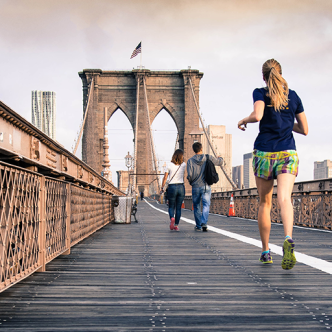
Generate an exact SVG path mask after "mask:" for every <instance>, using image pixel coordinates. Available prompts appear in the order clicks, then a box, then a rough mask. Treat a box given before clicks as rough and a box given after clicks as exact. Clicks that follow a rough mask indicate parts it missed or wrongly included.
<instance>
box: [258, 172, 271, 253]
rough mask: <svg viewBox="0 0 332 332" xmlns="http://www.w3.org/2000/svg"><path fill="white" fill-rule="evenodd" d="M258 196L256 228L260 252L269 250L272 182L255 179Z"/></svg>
mask: <svg viewBox="0 0 332 332" xmlns="http://www.w3.org/2000/svg"><path fill="white" fill-rule="evenodd" d="M255 179H256V185H257V190H258V194H259V200H260V201H259V210H258V228H259V234H260V236H261V240H262V251H267V250H269V239H270V231H271V216H270V213H271V205H272V194H273V180H264V179H262V178H259V177H257V176H256V177H255Z"/></svg>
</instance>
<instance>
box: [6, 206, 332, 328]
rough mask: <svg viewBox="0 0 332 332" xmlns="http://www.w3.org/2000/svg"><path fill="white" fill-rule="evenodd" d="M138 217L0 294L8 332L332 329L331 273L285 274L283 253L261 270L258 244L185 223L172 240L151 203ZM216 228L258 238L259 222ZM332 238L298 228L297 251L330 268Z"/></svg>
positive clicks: (218, 221) (307, 269)
mask: <svg viewBox="0 0 332 332" xmlns="http://www.w3.org/2000/svg"><path fill="white" fill-rule="evenodd" d="M149 203H150V204H153V205H154V206H155V207H157V208H158V209H160V210H164V211H165V210H166V207H165V206H161V205H157V204H156V203H153V202H152V201H149ZM137 215H138V219H139V223H138V224H136V223H132V224H130V225H108V226H106V227H104V228H103V229H102V230H100V231H98V232H97V233H95V234H94V235H92V236H91V237H90V238H88V239H86V240H84V241H83V242H81V243H79V244H78V245H76V246H75V247H73V248H72V253H71V255H69V256H61V257H59V258H57V259H55V260H54V261H53V262H51V263H49V264H48V265H47V272H44V273H35V274H34V275H32V276H30V277H29V278H27V279H25V280H24V281H23V282H21V283H19V284H17V285H15V286H13V287H11V288H10V289H8V290H7V291H5V292H3V293H2V294H0V329H1V331H212V330H215V331H240V330H245V331H283V330H287V331H314V330H315V331H320V330H322V331H323V330H326V329H329V328H330V326H331V325H332V286H331V284H332V282H331V281H332V278H331V274H330V273H328V272H322V271H320V270H319V269H317V268H314V267H311V266H309V265H307V264H304V263H298V264H296V266H295V267H294V269H293V270H291V271H284V270H282V269H281V266H280V263H281V256H279V255H277V254H273V260H274V264H273V265H270V266H266V265H262V264H261V263H260V262H259V261H258V258H259V254H260V249H259V248H257V247H256V246H254V245H253V244H250V243H245V242H242V241H240V240H236V239H233V238H230V237H229V236H225V235H223V234H219V233H217V232H215V231H212V230H210V231H209V232H207V233H198V232H194V229H193V228H194V227H193V225H192V224H190V223H187V222H184V221H181V224H180V228H181V231H180V232H177V233H176V232H170V231H169V230H168V217H167V215H166V214H164V213H162V212H160V211H158V210H156V209H153V208H152V207H151V206H150V205H148V204H147V203H145V202H139V205H138V214H137ZM183 217H185V218H188V219H191V220H193V213H192V212H191V211H186V210H185V211H183ZM209 225H210V226H213V227H215V228H216V230H218V229H221V230H226V231H229V232H233V233H237V234H240V235H243V236H245V237H249V238H252V239H256V240H258V239H259V235H258V230H257V222H256V221H252V220H243V219H238V218H227V217H222V216H215V215H210V219H209ZM331 238H332V234H331V232H322V231H317V230H312V229H303V228H295V230H294V239H295V241H296V249H297V251H298V252H300V253H303V254H307V255H310V256H314V257H318V258H321V259H323V260H324V261H322V262H320V263H321V264H322V266H324V267H327V268H328V267H329V266H330V265H331V262H332V251H331ZM243 239H244V238H242V240H243ZM282 240H283V230H282V226H281V225H273V226H272V236H271V243H274V244H277V245H281V243H282ZM244 241H246V240H245V239H244ZM250 241H251V240H250ZM250 241H249V242H250ZM276 250H278V248H276ZM302 258H303V259H304V261H305V260H306V259H307V257H306V256H303V257H302ZM307 260H308V262H309V263H310V261H309V258H308V259H307ZM318 263H319V261H318ZM330 324H331V325H330Z"/></svg>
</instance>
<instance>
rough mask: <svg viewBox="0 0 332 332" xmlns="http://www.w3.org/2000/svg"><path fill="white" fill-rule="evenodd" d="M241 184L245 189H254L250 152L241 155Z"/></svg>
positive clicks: (254, 182)
mask: <svg viewBox="0 0 332 332" xmlns="http://www.w3.org/2000/svg"><path fill="white" fill-rule="evenodd" d="M243 184H244V187H245V188H246V189H248V188H256V181H255V175H254V170H253V169H252V152H250V153H246V154H244V155H243Z"/></svg>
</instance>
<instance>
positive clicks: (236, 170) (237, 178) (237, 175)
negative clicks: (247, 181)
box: [232, 165, 244, 189]
mask: <svg viewBox="0 0 332 332" xmlns="http://www.w3.org/2000/svg"><path fill="white" fill-rule="evenodd" d="M232 169H233V171H232V180H233V182H234V183H236V185H237V187H238V189H243V186H244V185H243V165H240V166H234V167H233V168H232Z"/></svg>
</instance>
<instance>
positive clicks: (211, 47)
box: [0, 0, 332, 182]
mask: <svg viewBox="0 0 332 332" xmlns="http://www.w3.org/2000/svg"><path fill="white" fill-rule="evenodd" d="M140 41H142V50H143V53H142V60H143V61H142V63H143V66H145V68H146V69H150V70H181V69H187V68H188V66H191V68H192V69H198V70H199V71H201V72H202V73H204V76H203V78H202V80H201V85H200V109H201V112H202V113H203V117H204V119H205V124H206V125H208V124H220V125H225V126H226V131H227V133H229V134H232V147H233V161H232V164H233V166H237V165H241V164H242V163H243V154H245V153H248V152H251V151H252V148H253V142H254V140H255V138H256V136H257V134H258V124H249V125H248V129H247V131H245V132H242V131H240V130H238V129H237V123H238V121H239V120H240V119H242V118H243V117H245V116H247V115H249V114H250V113H251V111H252V109H253V105H252V104H253V102H252V91H253V90H254V89H255V88H257V87H263V86H264V82H263V80H262V74H261V68H262V64H263V63H264V62H265V61H266V60H267V59H270V58H274V59H276V60H278V61H279V62H280V64H281V66H282V69H283V76H284V78H285V79H286V81H287V82H288V84H289V87H290V88H291V89H293V90H295V91H296V92H297V93H298V95H299V96H300V98H301V99H302V102H303V105H304V109H305V113H306V115H307V119H308V124H309V134H308V136H301V135H298V134H295V135H294V136H295V140H296V145H297V150H298V153H299V157H300V169H299V176H298V178H297V181H307V180H312V179H313V169H314V161H323V160H325V159H332V149H331V147H332V143H331V139H332V134H331V132H332V131H331V129H330V126H331V123H330V121H331V114H330V113H331V103H330V95H331V80H332V1H331V0H301V1H298V0H278V1H268V0H204V1H200V0H121V1H120V0H118V1H113V0H56V1H46V0H0V70H1V78H0V100H1V101H2V102H4V103H5V104H7V105H8V106H9V107H11V108H12V109H13V110H14V111H16V112H17V113H19V114H20V115H22V116H23V117H25V118H26V119H27V120H29V121H31V91H32V90H43V91H55V92H56V95H57V115H56V116H57V124H56V131H57V136H56V139H57V141H59V143H61V144H62V145H64V146H65V148H67V149H68V150H70V151H71V150H72V146H73V143H74V140H75V138H76V136H77V132H78V130H79V125H80V122H81V119H82V112H83V105H82V82H81V79H80V78H79V76H78V72H80V71H82V70H83V69H87V68H89V69H91V68H99V69H102V70H132V69H133V68H137V66H139V64H140V59H139V56H137V57H136V58H134V59H131V60H130V55H131V53H132V51H133V50H134V48H135V47H136V46H137V44H138V43H139V42H140ZM153 130H154V137H155V144H156V150H157V155H158V157H159V158H160V160H161V164H163V162H164V160H170V159H171V154H172V151H173V150H174V146H175V140H176V128H175V125H174V123H173V121H172V120H171V118H170V116H169V115H168V114H167V113H166V112H165V111H163V112H161V114H160V115H158V116H157V118H156V119H155V121H154V123H153ZM109 132H110V159H111V164H112V166H111V170H112V173H113V181H114V182H115V181H116V170H119V169H126V167H125V164H124V157H125V155H126V154H127V152H128V151H129V152H130V153H133V146H132V139H133V133H132V130H131V127H130V124H129V122H128V120H127V119H126V118H125V116H124V115H123V114H122V113H121V112H116V113H115V115H114V116H113V117H112V118H111V119H110V121H109ZM119 141H120V142H121V143H119ZM115 142H117V143H116V144H115ZM112 143H113V144H112Z"/></svg>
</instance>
